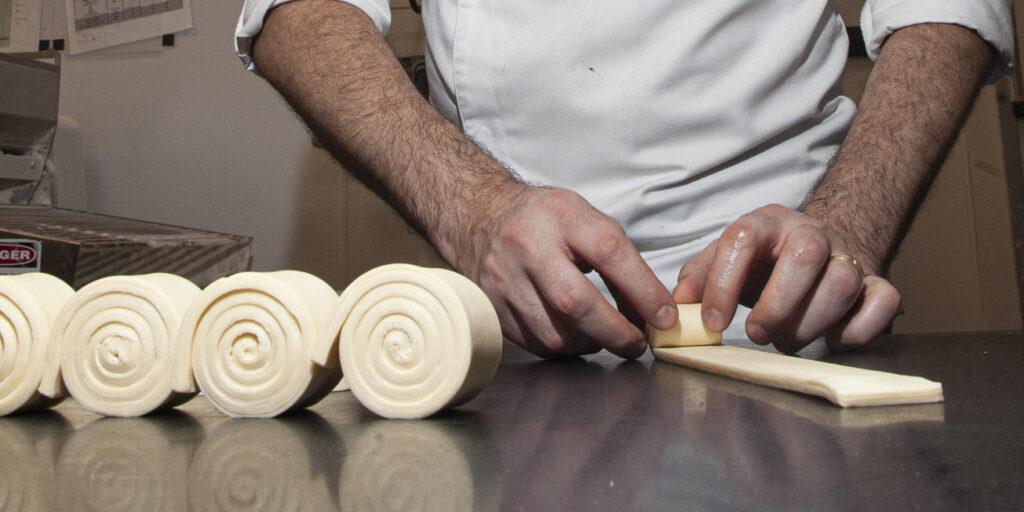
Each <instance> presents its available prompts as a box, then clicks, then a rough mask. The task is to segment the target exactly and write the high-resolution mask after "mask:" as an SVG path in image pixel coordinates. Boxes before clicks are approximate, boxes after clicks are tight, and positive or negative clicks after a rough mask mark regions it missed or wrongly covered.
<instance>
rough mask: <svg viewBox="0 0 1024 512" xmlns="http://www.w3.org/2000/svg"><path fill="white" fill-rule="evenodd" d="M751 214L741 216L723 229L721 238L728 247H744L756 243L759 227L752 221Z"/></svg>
mask: <svg viewBox="0 0 1024 512" xmlns="http://www.w3.org/2000/svg"><path fill="white" fill-rule="evenodd" d="M749 216H750V214H747V215H744V216H743V217H740V218H739V219H737V220H736V221H735V222H733V223H732V224H729V225H728V226H727V227H726V228H725V230H724V231H722V236H721V239H722V240H724V241H725V245H726V246H727V247H734V248H737V249H743V248H746V247H749V246H750V245H752V244H753V243H754V239H755V237H756V233H757V229H756V228H755V226H754V223H753V222H751V219H750V217H749Z"/></svg>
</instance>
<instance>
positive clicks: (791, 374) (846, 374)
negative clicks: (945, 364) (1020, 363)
mask: <svg viewBox="0 0 1024 512" xmlns="http://www.w3.org/2000/svg"><path fill="white" fill-rule="evenodd" d="M653 351H654V357H656V358H658V359H661V360H663V361H668V362H670V363H675V364H679V365H682V366H687V367H690V368H695V369H697V370H701V371H705V372H709V373H714V374H717V375H723V376H726V377H730V378H733V379H739V380H744V381H747V382H752V383H754V384H760V385H762V386H771V387H775V388H780V389H787V390H790V391H797V392H799V393H805V394H808V395H816V396H820V397H823V398H825V399H828V400H830V401H831V402H832V403H834V404H836V405H839V406H841V407H860V406H869V405H896V404H917V403H932V402H941V401H942V384H940V383H938V382H932V381H930V380H927V379H924V378H921V377H912V376H908V375H897V374H894V373H886V372H880V371H875V370H864V369H861V368H851V367H849V366H843V365H839V364H832V363H824V362H821V361H813V360H809V359H801V358H799V357H792V356H786V355H782V354H773V353H769V352H761V351H759V350H752V349H746V348H739V347H728V346H705V347H676V348H656V349H653Z"/></svg>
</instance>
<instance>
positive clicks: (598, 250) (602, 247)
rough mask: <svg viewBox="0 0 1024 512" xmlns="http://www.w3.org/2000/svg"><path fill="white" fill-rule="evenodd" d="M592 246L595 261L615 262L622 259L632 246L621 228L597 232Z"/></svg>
mask: <svg viewBox="0 0 1024 512" xmlns="http://www.w3.org/2000/svg"><path fill="white" fill-rule="evenodd" d="M593 247H594V249H593V251H594V254H593V257H594V260H595V263H616V262H620V261H623V260H624V259H625V258H626V256H627V254H628V253H629V251H630V249H632V247H633V246H632V244H631V243H630V242H629V240H628V239H627V238H626V237H625V235H624V234H623V233H622V230H621V229H611V230H604V231H603V232H602V233H600V234H598V235H597V239H596V240H595V241H594V246H593Z"/></svg>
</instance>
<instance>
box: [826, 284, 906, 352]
mask: <svg viewBox="0 0 1024 512" xmlns="http://www.w3.org/2000/svg"><path fill="white" fill-rule="evenodd" d="M900 304H901V299H900V294H899V292H898V291H897V290H896V287H894V286H893V285H892V284H891V283H890V282H889V281H886V280H885V279H883V278H881V277H878V276H867V277H865V278H864V293H863V294H862V295H861V300H860V301H858V302H857V304H856V305H854V308H853V311H852V314H851V315H848V317H847V319H846V320H845V321H843V322H840V323H839V324H837V325H836V326H835V327H833V328H832V329H829V331H828V332H827V333H826V334H825V343H826V344H827V345H828V346H829V347H830V348H832V349H835V350H846V349H851V348H856V347H860V346H862V345H865V344H867V343H868V342H870V341H872V340H874V339H875V338H877V337H878V336H879V335H880V334H882V333H883V332H885V330H886V329H887V328H888V327H889V326H890V325H891V324H892V321H893V319H895V318H896V315H897V314H899V311H900Z"/></svg>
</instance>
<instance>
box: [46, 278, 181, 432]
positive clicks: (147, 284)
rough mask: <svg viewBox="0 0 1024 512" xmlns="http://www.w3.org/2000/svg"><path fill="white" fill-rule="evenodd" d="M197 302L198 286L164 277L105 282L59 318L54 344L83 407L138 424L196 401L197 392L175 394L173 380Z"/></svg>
mask: <svg viewBox="0 0 1024 512" xmlns="http://www.w3.org/2000/svg"><path fill="white" fill-rule="evenodd" d="M197 295H199V287H197V286H196V285H194V284H192V282H191V281H189V280H187V279H185V278H183V277H179V276H176V275H173V274H164V273H154V274H146V275H139V276H111V277H105V278H102V279H98V280H96V281H93V282H92V283H89V284H88V285H86V286H84V287H83V288H82V289H81V290H79V291H78V292H76V293H75V295H74V296H73V297H72V298H71V299H70V300H68V301H67V303H66V304H64V307H63V308H62V309H61V312H60V315H58V317H57V320H56V322H55V324H54V328H53V336H54V342H53V344H52V347H53V348H54V349H58V348H59V350H60V365H61V374H62V376H63V379H64V385H65V386H67V389H68V392H70V393H71V396H72V397H73V398H74V399H75V401H77V402H78V403H79V404H80V405H81V406H82V407H84V408H86V409H88V410H90V411H93V412H96V413H99V414H103V415H107V416H123V417H131V416H141V415H144V414H147V413H150V412H152V411H155V410H157V409H162V408H166V407H173V406H175V405H179V404H182V403H184V402H185V401H187V400H188V399H190V398H192V396H193V395H194V394H195V393H194V389H193V387H192V386H180V387H175V386H174V385H173V381H175V380H180V379H175V376H174V375H172V373H173V372H174V371H176V370H177V368H176V365H175V364H174V358H176V357H179V354H180V350H179V349H178V348H177V347H175V344H176V343H177V342H178V328H179V326H180V325H181V319H182V316H183V315H184V313H185V310H186V309H188V307H189V304H191V303H192V300H193V299H194V298H195V297H196V296H197ZM183 371H185V372H186V374H187V378H188V379H189V380H190V379H191V372H190V371H189V369H188V368H184V369H183Z"/></svg>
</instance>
